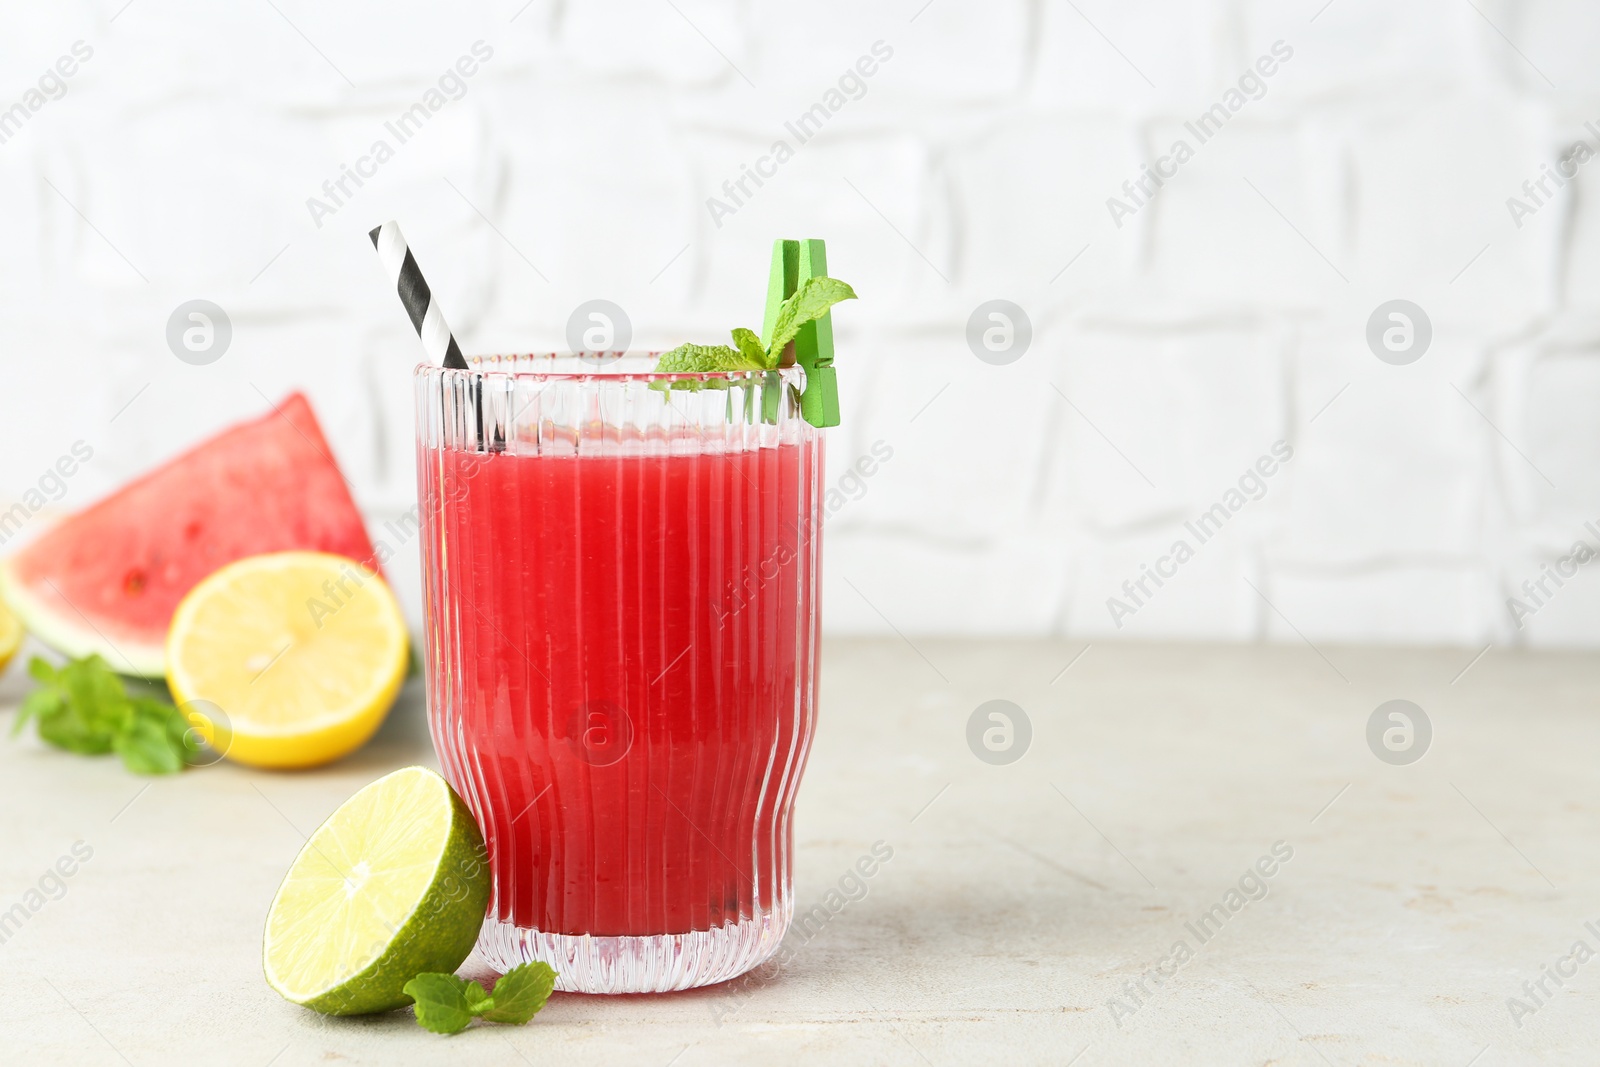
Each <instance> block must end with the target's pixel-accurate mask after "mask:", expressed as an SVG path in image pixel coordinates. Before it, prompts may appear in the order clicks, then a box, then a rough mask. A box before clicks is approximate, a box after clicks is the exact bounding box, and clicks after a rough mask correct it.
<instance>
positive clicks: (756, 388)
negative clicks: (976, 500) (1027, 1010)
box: [415, 356, 823, 993]
mask: <svg viewBox="0 0 1600 1067" xmlns="http://www.w3.org/2000/svg"><path fill="white" fill-rule="evenodd" d="M653 363H654V360H653V359H652V358H650V357H648V356H626V357H618V358H613V359H611V360H609V361H604V362H602V361H599V360H596V359H595V358H594V357H590V356H585V357H576V356H514V357H499V358H489V359H484V360H479V361H476V365H475V366H474V368H473V369H472V370H467V371H461V370H445V369H443V368H440V367H436V366H429V365H425V366H422V367H419V368H418V369H417V371H416V375H415V382H416V400H417V448H418V454H417V458H418V463H417V466H418V481H419V496H420V501H421V527H422V533H423V570H424V590H425V598H426V677H427V689H428V721H429V727H430V730H431V732H432V735H433V743H434V747H435V748H436V749H437V751H438V754H439V760H440V763H441V765H442V767H443V770H444V774H445V776H446V777H447V778H448V779H449V780H450V782H451V784H453V785H454V786H455V788H456V790H457V791H458V792H460V794H461V795H462V797H463V798H464V799H465V800H466V802H467V804H468V805H469V806H470V807H471V808H472V811H473V813H474V814H475V815H476V816H477V818H478V822H479V825H480V826H481V827H482V828H483V834H484V838H485V840H486V841H487V842H488V846H489V857H490V865H491V869H492V873H493V879H494V893H493V896H492V897H491V899H490V903H489V911H488V915H487V917H486V918H485V920H484V925H483V933H482V935H481V937H480V939H479V942H478V947H479V950H480V952H481V954H482V955H483V956H484V957H485V958H486V959H487V960H488V961H489V962H490V963H491V964H492V965H494V966H496V967H498V968H501V969H505V968H509V967H511V966H514V965H516V964H518V963H523V962H526V961H530V960H543V961H544V962H546V963H549V964H550V965H551V966H552V967H554V968H555V970H556V973H557V975H558V976H559V977H558V982H557V988H560V989H568V990H576V991H582V992H591V993H624V992H648V991H659V990H669V989H685V988H688V987H691V986H698V985H706V984H710V983H713V982H720V981H724V980H726V979H729V978H732V977H734V976H736V975H739V974H741V973H743V972H745V971H748V970H750V969H751V968H752V967H754V966H756V965H757V964H759V963H760V962H761V961H762V960H764V959H766V958H767V957H768V956H770V955H771V954H772V953H773V952H774V951H775V950H776V949H777V946H778V943H779V941H780V940H781V939H782V937H783V934H784V931H785V930H786V929H787V927H788V923H789V919H790V916H791V914H792V911H793V902H792V899H791V893H792V880H793V879H792V870H791V864H792V858H793V832H792V827H791V814H792V811H793V807H794V798H795V792H796V789H797V787H798V785H799V782H800V775H801V771H802V769H803V768H804V766H805V760H806V752H807V749H808V747H809V745H810V741H811V735H812V727H813V723H814V708H815V699H816V687H817V635H818V621H819V620H818V603H817V596H818V563H819V558H820V557H819V550H820V546H821V511H820V501H821V490H820V480H821V477H822V470H823V466H822V465H823V451H822V449H823V445H822V434H821V431H820V430H817V429H816V428H814V427H812V426H811V425H810V424H808V423H807V422H806V421H805V420H804V419H803V418H801V415H800V406H799V400H798V393H799V389H800V388H801V386H802V384H803V379H802V372H800V371H799V370H794V369H791V370H784V371H774V372H734V373H724V374H699V375H697V374H674V375H656V374H652V373H649V367H651V366H652V365H653Z"/></svg>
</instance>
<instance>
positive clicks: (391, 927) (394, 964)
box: [262, 767, 489, 1015]
mask: <svg viewBox="0 0 1600 1067" xmlns="http://www.w3.org/2000/svg"><path fill="white" fill-rule="evenodd" d="M488 903H489V864H488V854H487V852H486V851H485V849H484V844H483V835H482V834H481V833H480V832H479V831H478V824H477V822H476V821H475V820H474V819H473V817H472V812H470V811H468V810H467V806H466V805H465V804H463V803H462V802H461V798H460V797H459V796H457V795H456V792H455V790H453V789H451V788H450V785H449V783H448V782H446V781H445V780H444V779H443V778H441V777H439V776H438V775H437V774H435V773H434V772H432V771H430V770H427V769H426V768H424V767H406V768H404V769H402V770H398V771H395V772H394V773H392V774H387V775H385V776H384V777H382V778H379V779H378V780H377V781H376V782H373V783H372V784H371V785H369V786H367V787H366V788H364V789H362V790H361V791H360V792H358V793H357V794H356V795H355V796H353V797H351V798H350V799H349V800H347V801H345V802H344V804H343V805H341V806H340V808H339V810H338V811H336V812H334V813H333V814H332V815H331V816H329V817H328V821H327V822H325V823H323V824H322V825H321V826H320V827H319V828H318V829H317V832H316V833H314V834H312V835H311V837H310V839H309V840H308V841H307V842H306V846H305V848H303V849H301V850H300V855H299V856H297V857H295V861H294V865H293V866H292V867H290V868H289V873H288V874H287V875H286V876H285V877H284V879H283V884H282V885H281V886H279V887H278V894H277V896H275V897H273V899H272V909H271V911H269V912H268V913H267V931H266V936H265V939H264V943H263V945H262V962H263V965H264V966H265V968H266V972H267V984H268V985H270V986H272V988H273V989H275V990H277V991H278V992H279V993H280V994H282V995H283V997H284V998H285V999H287V1000H290V1001H293V1002H294V1003H296V1004H300V1005H303V1006H305V1007H307V1008H312V1009H314V1010H316V1011H320V1012H324V1013H326V1014H328V1015H361V1014H364V1013H366V1012H374V1011H389V1010H391V1009H393V1008H400V1007H404V1006H405V1005H407V1004H410V1003H411V998H410V997H408V996H406V994H405V992H404V989H403V987H404V986H405V984H406V983H407V982H409V981H410V980H411V979H413V978H415V977H416V976H417V975H418V974H420V973H422V972H423V971H442V972H444V973H447V974H448V973H452V972H454V971H455V969H456V968H457V967H459V966H461V963H462V961H463V960H465V959H466V958H467V954H468V953H469V952H471V951H472V946H473V943H474V942H475V941H476V940H477V937H478V931H479V930H480V929H481V928H482V926H483V913H484V909H485V908H486V907H487V906H488Z"/></svg>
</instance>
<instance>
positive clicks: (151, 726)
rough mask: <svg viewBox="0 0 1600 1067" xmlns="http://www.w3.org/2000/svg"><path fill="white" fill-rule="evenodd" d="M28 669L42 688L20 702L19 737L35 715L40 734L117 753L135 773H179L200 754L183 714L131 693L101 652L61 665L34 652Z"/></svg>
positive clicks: (81, 749) (90, 752)
mask: <svg viewBox="0 0 1600 1067" xmlns="http://www.w3.org/2000/svg"><path fill="white" fill-rule="evenodd" d="M28 673H29V674H30V675H31V676H32V677H33V679H34V681H36V682H38V683H39V688H37V689H35V690H33V692H31V693H29V694H28V695H27V696H26V697H25V698H24V699H23V701H22V709H21V711H19V712H18V714H17V719H16V722H15V723H13V724H12V727H11V733H12V736H15V735H16V734H18V733H19V732H21V730H22V728H23V726H24V725H25V724H26V723H27V722H28V721H29V720H30V719H31V720H33V722H34V724H35V726H36V727H37V729H38V731H39V737H40V738H41V739H42V740H44V741H46V742H48V743H50V744H52V745H54V746H56V747H57V748H60V749H65V750H66V751H68V752H76V753H79V754H80V755H85V756H103V755H105V754H106V753H108V752H115V753H117V755H118V756H120V757H121V758H122V762H123V765H124V766H126V767H127V768H128V769H129V770H130V771H133V772H134V773H135V774H175V773H177V772H178V771H181V770H183V768H184V767H185V766H186V765H187V764H188V763H189V762H190V761H191V760H192V759H193V758H194V757H195V756H196V755H197V754H198V753H199V750H200V749H199V743H198V741H197V740H196V739H195V738H194V737H193V735H192V732H191V731H190V730H189V723H188V721H187V720H185V718H184V716H183V713H182V712H180V711H178V709H177V708H175V707H173V706H172V705H171V704H169V703H167V702H166V701H164V700H158V699H156V698H155V697H148V696H140V697H130V696H129V695H128V692H127V690H126V689H125V688H124V687H123V684H122V679H121V678H119V677H117V674H116V672H114V671H113V670H112V669H111V667H110V665H109V664H107V663H106V661H105V660H103V659H101V658H100V657H99V656H87V657H85V658H83V659H75V660H70V661H68V662H67V663H66V664H64V665H63V666H61V667H60V668H56V667H52V666H51V665H50V664H49V663H48V662H47V661H45V660H43V659H40V658H39V657H37V656H35V657H34V658H33V660H32V661H31V662H29V664H28Z"/></svg>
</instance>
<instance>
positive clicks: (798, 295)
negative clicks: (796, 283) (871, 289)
mask: <svg viewBox="0 0 1600 1067" xmlns="http://www.w3.org/2000/svg"><path fill="white" fill-rule="evenodd" d="M854 299H856V293H855V290H854V289H851V288H850V287H849V286H848V285H846V284H845V283H844V282H841V281H840V280H839V279H837V278H808V279H807V280H806V281H805V282H804V283H803V284H802V285H801V286H800V288H798V289H796V290H795V291H794V295H792V296H790V297H789V298H788V299H787V300H785V301H784V302H783V303H782V304H781V305H779V307H778V318H777V322H776V324H775V325H774V327H773V331H772V338H771V340H769V341H768V342H767V343H766V344H765V345H763V344H762V343H761V338H760V337H758V336H756V333H755V331H754V330H747V329H745V328H744V327H742V326H738V327H735V328H734V330H733V343H734V344H736V345H738V346H739V347H738V348H729V347H728V346H727V345H697V344H682V345H679V346H678V347H677V348H674V349H673V350H672V351H670V352H665V353H663V354H662V355H661V358H660V359H658V360H657V361H656V373H657V374H717V373H726V372H729V371H747V370H773V369H774V368H776V367H777V366H778V365H779V363H780V362H781V361H782V359H783V350H784V349H785V348H787V347H788V346H789V342H791V341H793V340H794V339H795V336H796V335H797V334H798V333H799V332H800V327H802V326H804V325H805V324H806V323H808V322H815V321H816V320H817V319H820V318H822V316H824V315H826V314H827V313H828V309H829V308H831V307H833V305H835V304H837V303H838V302H839V301H841V300H854ZM663 384H664V383H662V382H656V383H655V384H654V385H653V386H652V388H660V387H662V386H663ZM699 385H700V383H699V382H694V381H681V382H673V383H672V387H673V388H674V389H694V388H697V387H698V386H699Z"/></svg>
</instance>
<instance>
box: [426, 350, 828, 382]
mask: <svg viewBox="0 0 1600 1067" xmlns="http://www.w3.org/2000/svg"><path fill="white" fill-rule="evenodd" d="M664 351H665V350H661V351H656V350H650V351H643V352H615V353H613V352H606V353H603V355H604V356H606V357H610V361H611V362H613V363H615V362H620V361H621V360H622V359H623V358H627V357H632V358H636V359H643V358H651V359H655V358H659V357H660V356H661V355H662V354H663V352H664ZM465 358H466V360H467V367H466V368H465V369H462V368H459V367H444V366H441V365H439V364H437V363H434V362H432V361H431V360H423V361H421V362H420V363H418V364H417V365H416V366H415V367H414V368H413V370H412V377H413V378H423V377H431V376H434V375H437V376H438V377H439V378H440V380H443V381H472V380H474V379H479V378H484V379H488V378H494V379H508V380H514V381H531V382H618V383H626V382H680V381H694V382H712V381H727V382H751V381H760V380H762V379H764V378H765V377H766V376H767V375H768V374H773V373H776V374H778V375H779V376H780V377H781V378H783V379H785V380H790V381H793V382H794V383H795V384H798V383H799V379H800V378H801V376H802V375H803V374H804V373H805V368H803V367H801V366H800V365H799V364H792V365H790V366H787V367H778V368H775V369H774V370H771V371H766V370H722V371H637V370H624V371H614V370H606V369H605V367H604V365H603V364H600V365H596V364H595V363H594V362H593V359H592V357H591V355H590V354H589V353H577V352H523V353H513V354H509V355H495V356H467V357H465ZM523 360H549V361H551V362H553V363H554V362H560V363H575V362H578V361H580V360H588V361H589V362H588V364H587V365H588V367H589V368H590V369H587V370H514V369H511V368H512V367H515V365H516V364H517V363H518V362H520V361H523ZM502 361H503V362H504V363H505V364H507V366H505V367H497V366H495V364H497V363H501V362H502ZM486 364H487V366H486Z"/></svg>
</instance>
